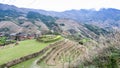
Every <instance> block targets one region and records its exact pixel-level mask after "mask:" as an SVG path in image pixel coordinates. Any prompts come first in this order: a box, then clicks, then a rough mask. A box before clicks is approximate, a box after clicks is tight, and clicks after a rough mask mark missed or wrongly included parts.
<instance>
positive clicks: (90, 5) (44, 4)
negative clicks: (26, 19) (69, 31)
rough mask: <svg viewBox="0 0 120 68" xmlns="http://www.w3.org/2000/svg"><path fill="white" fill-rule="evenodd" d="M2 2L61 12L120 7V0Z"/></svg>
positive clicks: (10, 0)
mask: <svg viewBox="0 0 120 68" xmlns="http://www.w3.org/2000/svg"><path fill="white" fill-rule="evenodd" d="M0 3H3V4H9V5H15V6H17V7H22V8H34V9H43V10H47V11H59V12H61V11H66V10H71V9H76V10H79V9H96V10H99V9H100V8H116V9H120V0H0Z"/></svg>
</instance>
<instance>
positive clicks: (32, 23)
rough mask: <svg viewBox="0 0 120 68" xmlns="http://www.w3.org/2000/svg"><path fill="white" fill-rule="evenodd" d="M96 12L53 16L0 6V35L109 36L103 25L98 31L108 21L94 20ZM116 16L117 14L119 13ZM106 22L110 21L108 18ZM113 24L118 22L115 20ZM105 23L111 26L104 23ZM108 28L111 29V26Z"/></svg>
mask: <svg viewBox="0 0 120 68" xmlns="http://www.w3.org/2000/svg"><path fill="white" fill-rule="evenodd" d="M104 10H107V9H104ZM96 12H99V11H95V10H85V9H81V10H70V11H65V12H54V11H45V10H38V9H27V8H18V7H16V6H13V5H7V4H0V24H1V25H0V32H3V31H4V30H5V31H4V32H9V33H14V32H24V33H39V32H42V33H46V32H47V33H50V32H54V33H59V34H62V35H65V36H70V37H74V36H75V37H76V38H80V37H90V38H96V37H97V36H98V35H100V34H103V35H105V34H107V33H109V31H108V30H106V29H104V28H106V25H102V27H101V26H100V25H101V24H103V23H102V22H103V21H104V20H102V19H105V21H106V20H108V19H107V18H102V16H101V15H100V16H101V17H99V18H97V17H95V16H96V15H95V13H96ZM111 12H113V11H111ZM117 12H118V13H119V10H118V11H117ZM97 16H98V15H97ZM103 16H105V15H103ZM112 17H113V16H112ZM118 17H119V15H118ZM94 18H95V19H94ZM108 18H109V19H110V20H111V16H110V17H108ZM115 18H116V17H115ZM105 21H104V22H105ZM115 21H116V20H115ZM117 21H119V18H118V19H117ZM110 22H111V21H110ZM98 23H101V24H98ZM106 23H107V24H108V25H111V24H109V23H108V22H106ZM112 23H113V22H112ZM109 27H113V25H111V26H109ZM109 27H108V28H109Z"/></svg>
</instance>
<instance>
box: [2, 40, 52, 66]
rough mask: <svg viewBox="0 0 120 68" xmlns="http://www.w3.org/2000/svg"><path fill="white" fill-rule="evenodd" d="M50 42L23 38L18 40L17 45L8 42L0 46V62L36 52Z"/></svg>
mask: <svg viewBox="0 0 120 68" xmlns="http://www.w3.org/2000/svg"><path fill="white" fill-rule="evenodd" d="M50 43H53V42H49V43H40V42H37V41H36V40H25V41H21V42H19V44H18V45H17V46H15V45H14V44H10V45H8V46H5V47H4V48H0V64H3V63H6V62H8V61H11V60H14V59H16V58H20V57H22V56H26V55H29V54H32V53H35V52H38V51H40V50H42V49H43V48H45V47H46V46H47V45H49V44H50Z"/></svg>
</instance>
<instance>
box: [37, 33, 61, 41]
mask: <svg viewBox="0 0 120 68" xmlns="http://www.w3.org/2000/svg"><path fill="white" fill-rule="evenodd" d="M61 38H62V37H61V36H60V35H43V36H42V37H39V38H37V40H38V41H40V42H46V43H47V42H53V41H57V40H59V39H61Z"/></svg>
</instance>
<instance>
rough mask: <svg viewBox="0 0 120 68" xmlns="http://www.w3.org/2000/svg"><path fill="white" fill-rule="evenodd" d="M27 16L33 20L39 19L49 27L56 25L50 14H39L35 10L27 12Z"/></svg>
mask: <svg viewBox="0 0 120 68" xmlns="http://www.w3.org/2000/svg"><path fill="white" fill-rule="evenodd" d="M27 18H28V19H29V20H30V21H32V22H34V21H35V20H41V21H42V22H43V23H45V24H46V25H47V26H48V27H49V28H50V29H51V28H52V27H53V26H57V24H56V23H55V18H53V17H51V16H46V15H42V14H39V13H37V12H28V14H27Z"/></svg>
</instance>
